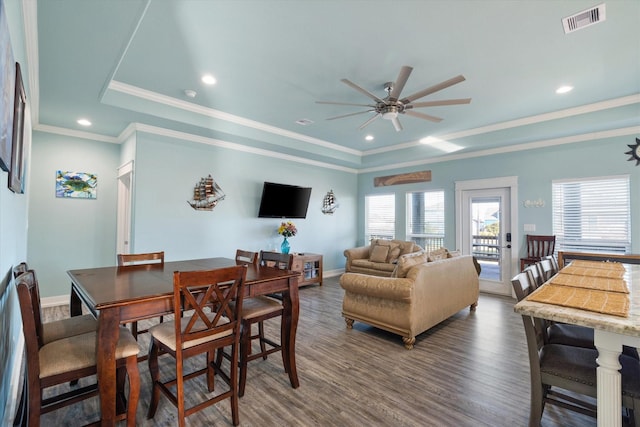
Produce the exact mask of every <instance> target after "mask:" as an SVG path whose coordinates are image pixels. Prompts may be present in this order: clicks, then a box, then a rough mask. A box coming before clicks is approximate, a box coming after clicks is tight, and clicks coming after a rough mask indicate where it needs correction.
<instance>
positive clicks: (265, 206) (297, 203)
mask: <svg viewBox="0 0 640 427" xmlns="http://www.w3.org/2000/svg"><path fill="white" fill-rule="evenodd" d="M309 197H311V188H310V187H298V186H296V185H287V184H276V183H274V182H265V183H264V186H263V187H262V198H261V199H260V209H259V210H258V218H306V217H307V208H308V207H309Z"/></svg>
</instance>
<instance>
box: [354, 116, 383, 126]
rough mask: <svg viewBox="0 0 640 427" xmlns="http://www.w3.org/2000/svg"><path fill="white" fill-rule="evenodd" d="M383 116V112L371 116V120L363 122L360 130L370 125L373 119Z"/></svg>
mask: <svg viewBox="0 0 640 427" xmlns="http://www.w3.org/2000/svg"><path fill="white" fill-rule="evenodd" d="M381 116H382V114H380V113H378V114H376V115H375V116H373V117H371V118H370V119H369V120H367V121H366V122H364V123H363V124H361V125H360V127H359V128H358V129H360V130H362V129H364V128H365V127H366V126H369V125H370V124H371V123H372V122H373V121H375V120H376V119H377V118H379V117H381Z"/></svg>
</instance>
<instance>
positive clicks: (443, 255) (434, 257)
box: [429, 247, 449, 262]
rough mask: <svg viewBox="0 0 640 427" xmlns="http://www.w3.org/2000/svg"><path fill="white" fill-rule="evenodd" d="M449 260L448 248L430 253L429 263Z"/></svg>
mask: <svg viewBox="0 0 640 427" xmlns="http://www.w3.org/2000/svg"><path fill="white" fill-rule="evenodd" d="M447 258H449V251H448V250H447V249H446V248H443V247H441V248H440V249H436V250H435V251H431V252H429V262H433V261H439V260H441V259H447Z"/></svg>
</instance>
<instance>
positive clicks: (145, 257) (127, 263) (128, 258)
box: [117, 251, 164, 339]
mask: <svg viewBox="0 0 640 427" xmlns="http://www.w3.org/2000/svg"><path fill="white" fill-rule="evenodd" d="M117 259H118V267H135V268H140V267H149V268H152V267H153V266H154V265H163V264H164V251H160V252H147V253H139V254H118V255H117ZM156 317H158V318H159V320H160V323H162V322H163V321H164V316H158V315H153V316H149V317H143V318H141V319H138V320H136V321H133V322H131V333H132V334H133V336H134V337H135V338H136V339H138V335H139V334H144V333H147V332H149V329H148V328H147V329H140V330H138V321H139V320H147V319H154V318H156Z"/></svg>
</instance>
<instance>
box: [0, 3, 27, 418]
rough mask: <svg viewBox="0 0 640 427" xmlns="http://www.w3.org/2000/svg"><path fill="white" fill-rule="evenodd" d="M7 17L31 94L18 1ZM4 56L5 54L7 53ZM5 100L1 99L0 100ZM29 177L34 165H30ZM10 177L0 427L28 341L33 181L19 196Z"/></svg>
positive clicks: (2, 200)
mask: <svg viewBox="0 0 640 427" xmlns="http://www.w3.org/2000/svg"><path fill="white" fill-rule="evenodd" d="M2 3H4V11H5V12H6V16H7V23H8V27H9V34H10V38H11V46H12V51H13V57H14V60H15V61H18V62H19V63H20V64H21V65H22V73H23V74H22V79H23V82H24V84H25V90H26V92H27V97H28V94H29V87H28V85H29V78H28V77H29V75H28V67H25V65H26V62H25V50H24V37H23V33H24V31H23V28H22V26H21V25H22V15H21V9H20V4H19V2H18V0H0V4H2ZM3 54H4V52H3ZM0 97H1V96H0ZM30 141H31V138H30V133H29V131H28V127H25V137H24V143H25V147H24V148H25V153H27V158H28V153H29V151H30V149H31V148H30ZM26 170H27V173H28V171H29V170H30V165H29V164H28V162H27V164H26ZM8 176H9V174H8V173H7V172H4V171H0V331H2V334H1V335H0V372H1V373H2V374H1V375H0V402H2V403H0V425H3V426H4V425H9V421H10V420H12V419H13V415H14V411H15V401H16V400H15V398H14V395H13V394H14V393H15V392H16V391H17V389H18V384H19V379H20V378H19V373H20V370H19V367H20V363H21V361H22V351H23V348H24V339H23V336H22V320H21V316H20V307H19V305H18V300H17V296H16V292H15V287H14V286H13V280H12V269H13V266H14V265H17V264H19V263H20V262H22V261H24V260H26V259H27V226H28V225H27V211H28V208H29V205H28V197H27V195H28V194H29V187H30V182H29V177H28V176H26V177H25V181H24V185H25V191H26V194H27V195H25V194H15V193H13V192H11V191H10V190H9V189H8V187H7V180H8Z"/></svg>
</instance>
